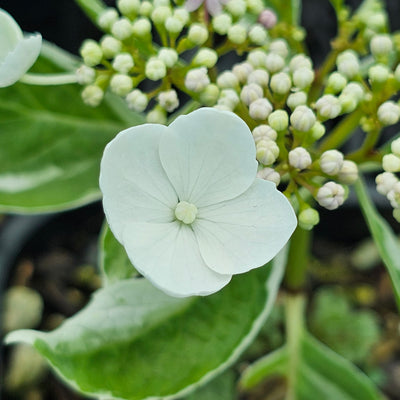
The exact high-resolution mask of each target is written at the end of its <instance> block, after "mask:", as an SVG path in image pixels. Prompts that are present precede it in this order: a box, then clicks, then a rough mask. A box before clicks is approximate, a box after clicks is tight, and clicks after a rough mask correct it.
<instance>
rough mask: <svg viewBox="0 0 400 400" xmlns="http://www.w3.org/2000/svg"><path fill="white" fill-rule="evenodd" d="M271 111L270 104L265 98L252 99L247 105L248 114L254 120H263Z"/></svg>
mask: <svg viewBox="0 0 400 400" xmlns="http://www.w3.org/2000/svg"><path fill="white" fill-rule="evenodd" d="M271 112H272V104H271V103H270V102H269V101H268V100H267V99H265V98H262V99H257V100H254V101H253V102H252V103H251V104H250V106H249V115H250V117H251V118H253V119H255V120H265V119H267V117H268V115H270V114H271Z"/></svg>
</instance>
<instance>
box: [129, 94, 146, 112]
mask: <svg viewBox="0 0 400 400" xmlns="http://www.w3.org/2000/svg"><path fill="white" fill-rule="evenodd" d="M126 101H127V103H128V107H129V108H131V109H132V110H135V111H138V112H142V111H144V110H145V109H146V107H147V104H148V103H149V99H148V98H147V96H146V95H145V94H144V93H143V92H142V91H141V90H139V89H135V90H132V92H130V93H129V94H128V95H127V96H126Z"/></svg>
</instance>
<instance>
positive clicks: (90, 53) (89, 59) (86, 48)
mask: <svg viewBox="0 0 400 400" xmlns="http://www.w3.org/2000/svg"><path fill="white" fill-rule="evenodd" d="M80 53H81V56H82V58H83V62H84V63H85V64H86V65H87V66H88V67H94V66H95V65H97V64H100V62H101V60H102V58H103V51H102V49H101V47H100V46H99V45H98V43H97V42H95V41H94V40H92V39H87V40H85V41H84V42H83V43H82V47H81V49H80Z"/></svg>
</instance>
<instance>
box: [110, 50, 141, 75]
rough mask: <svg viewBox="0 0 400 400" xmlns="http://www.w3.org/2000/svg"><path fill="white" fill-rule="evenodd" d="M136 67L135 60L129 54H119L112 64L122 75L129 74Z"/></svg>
mask: <svg viewBox="0 0 400 400" xmlns="http://www.w3.org/2000/svg"><path fill="white" fill-rule="evenodd" d="M134 65H135V63H134V61H133V58H132V56H131V55H130V54H129V53H120V54H118V55H117V56H116V57H115V58H114V61H113V63H112V66H113V68H114V69H115V70H116V71H118V72H120V73H121V74H127V73H128V72H129V71H130V70H131V69H132V67H133V66H134Z"/></svg>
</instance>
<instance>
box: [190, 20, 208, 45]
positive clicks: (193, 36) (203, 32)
mask: <svg viewBox="0 0 400 400" xmlns="http://www.w3.org/2000/svg"><path fill="white" fill-rule="evenodd" d="M187 37H188V39H189V40H190V41H191V42H192V43H193V44H195V45H197V46H201V45H202V44H203V43H205V42H206V41H207V39H208V30H207V28H206V27H205V26H204V25H203V24H197V23H195V24H192V25H191V26H190V28H189V32H188V36H187Z"/></svg>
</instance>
